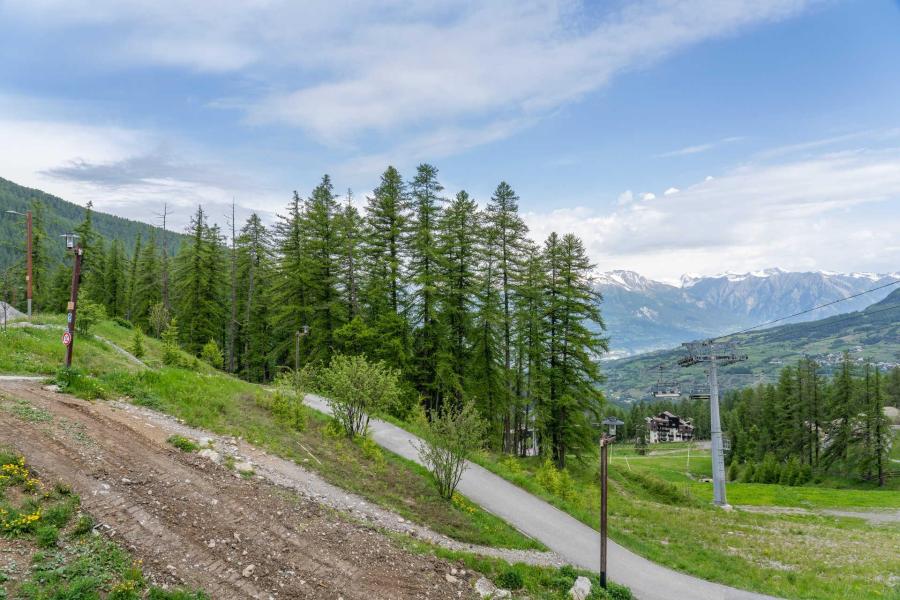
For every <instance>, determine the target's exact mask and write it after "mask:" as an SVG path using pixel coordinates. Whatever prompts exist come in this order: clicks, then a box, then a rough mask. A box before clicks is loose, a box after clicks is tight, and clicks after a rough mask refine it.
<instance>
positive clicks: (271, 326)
mask: <svg viewBox="0 0 900 600" xmlns="http://www.w3.org/2000/svg"><path fill="white" fill-rule="evenodd" d="M350 196H351V195H350V194H348V195H347V196H346V197H345V198H346V199H349V198H350ZM518 200H519V199H518V196H517V195H516V193H515V192H514V191H513V189H512V188H511V187H510V186H509V185H508V184H506V183H500V184H499V185H498V186H497V188H496V190H495V191H494V193H493V195H492V196H491V198H490V199H489V200H488V201H487V202H486V208H485V209H484V210H481V209H479V208H478V204H477V203H476V202H475V199H473V198H471V197H470V196H469V195H468V194H467V193H466V192H465V191H460V192H458V193H457V194H456V195H455V196H449V197H448V196H445V194H444V189H443V187H442V185H441V184H440V183H439V180H438V171H437V169H436V168H435V167H433V166H431V165H428V164H423V165H420V166H419V167H418V169H417V170H416V173H415V175H414V177H412V178H411V179H409V180H406V179H404V178H403V177H402V176H401V175H400V173H399V172H398V171H397V170H396V169H394V168H393V167H390V168H388V169H387V170H386V171H385V172H384V174H383V175H382V176H381V181H380V183H379V185H378V186H377V188H376V189H375V191H374V194H373V195H372V196H371V197H368V198H366V199H365V200H364V202H362V203H360V204H362V206H361V208H358V207H357V205H354V204H353V203H352V202H350V201H344V200H341V201H339V198H338V196H337V195H336V194H335V191H334V188H333V185H332V182H331V180H330V178H329V177H328V176H325V177H323V178H322V180H321V182H320V183H319V184H318V185H317V186H316V187H315V188H314V189H313V191H312V193H311V194H310V195H309V197H307V198H301V197H300V195H299V194H297V193H296V192H295V193H294V196H293V199H292V200H291V201H290V202H289V203H288V205H287V207H286V210H285V211H284V214H283V215H281V216H280V217H279V219H278V222H277V223H276V224H275V225H274V226H273V227H267V226H266V225H265V224H264V223H263V222H262V221H261V219H260V218H259V216H257V215H252V216H251V217H250V218H249V219H248V220H247V221H246V223H244V224H243V225H242V226H241V225H238V226H237V228H236V231H235V232H234V235H232V232H231V231H228V232H223V231H222V230H221V229H220V228H219V227H218V226H217V225H215V224H213V223H210V222H209V220H208V217H207V215H206V214H205V213H204V211H203V209H202V208H198V210H197V212H196V214H195V215H194V217H193V219H192V221H191V224H190V226H189V228H188V230H187V231H186V237H185V238H184V241H183V242H182V244H181V246H180V250H179V252H178V254H177V255H176V256H175V257H174V258H173V257H171V255H169V254H166V253H164V252H162V249H161V246H160V243H159V239H158V237H154V234H153V232H152V231H151V232H149V233H148V234H146V235H135V236H134V239H133V242H132V243H130V244H129V243H127V239H126V238H124V237H114V238H108V239H107V236H106V235H104V229H101V227H100V223H101V222H102V223H109V221H107V220H106V218H105V217H103V218H102V219H101V217H100V216H99V215H97V214H95V213H93V212H92V211H90V210H88V211H85V212H83V218H82V220H81V221H80V222H79V223H77V225H75V226H74V229H75V230H76V231H77V232H78V234H79V235H80V236H81V238H80V242H81V244H82V246H83V247H84V248H85V254H84V267H83V276H82V295H81V299H82V301H81V304H80V307H79V313H80V316H79V322H83V321H84V319H85V318H90V315H92V314H94V315H96V314H97V312H98V311H102V312H105V313H106V314H107V315H108V316H111V317H116V318H118V319H121V320H127V321H128V322H129V323H132V324H134V325H135V326H137V327H140V328H142V329H143V330H144V331H146V332H149V333H150V334H152V335H154V336H159V337H163V338H164V339H165V340H166V342H167V343H168V344H178V345H180V346H181V347H183V348H184V349H185V350H187V351H188V352H190V353H192V354H194V355H198V356H203V357H204V358H205V359H207V360H208V362H210V363H212V364H215V365H216V366H219V367H221V368H224V369H225V370H227V371H230V372H233V373H236V374H238V375H240V376H241V377H243V378H245V379H247V380H250V381H259V382H265V381H270V380H272V379H273V378H274V377H275V376H276V374H277V373H278V372H279V371H280V370H282V369H284V368H289V367H294V366H295V365H297V366H299V367H302V368H304V376H306V375H308V374H309V373H311V372H313V371H315V370H316V369H317V368H318V367H319V366H322V365H325V364H328V363H329V362H330V361H331V359H332V358H333V357H335V356H336V355H339V354H345V355H363V356H365V357H367V358H368V359H369V360H371V361H381V362H382V364H383V366H384V367H385V368H388V369H391V370H394V371H396V372H398V373H399V374H400V375H401V381H402V386H403V392H402V394H401V399H400V400H399V401H398V402H397V403H396V404H395V405H393V406H391V407H389V411H390V412H392V413H393V414H395V415H396V416H400V417H408V416H410V415H411V414H412V413H414V412H415V411H417V410H419V408H420V407H423V408H424V409H425V410H427V411H428V412H430V413H431V414H434V413H435V411H441V410H443V409H444V408H445V407H453V408H459V407H462V406H463V405H464V404H467V403H474V405H475V406H476V407H477V409H478V412H479V414H480V415H481V418H483V419H484V421H486V422H487V424H488V428H487V430H488V433H487V436H486V440H485V442H486V444H487V445H489V446H492V447H496V448H501V449H503V450H505V451H507V452H510V453H524V451H525V444H526V443H527V442H528V441H530V440H531V439H533V433H535V430H536V435H537V436H538V437H540V438H541V440H542V444H541V448H542V451H546V452H547V453H548V454H551V455H552V458H553V459H554V460H556V461H557V463H558V464H559V465H560V466H563V465H564V464H565V459H566V456H567V455H570V454H576V455H577V454H579V453H580V452H582V451H585V450H588V449H592V448H593V437H594V435H595V425H594V423H596V422H597V421H598V419H599V417H600V411H601V408H602V405H603V394H602V392H601V390H600V383H601V375H600V370H599V362H598V359H599V357H600V356H601V355H602V354H603V352H605V350H606V342H605V339H604V338H603V337H602V336H601V335H600V334H599V333H598V331H601V330H602V328H603V322H602V319H601V316H600V308H599V302H600V298H599V296H598V295H597V294H596V293H595V292H594V290H593V288H592V284H591V280H590V273H591V271H592V265H591V263H590V261H589V259H588V257H587V253H586V251H585V248H584V245H583V243H582V242H581V240H580V239H578V238H577V237H575V236H574V235H568V234H567V235H559V234H556V233H552V234H551V235H550V236H549V237H548V238H547V239H546V240H544V241H543V242H542V243H537V242H535V241H533V240H531V239H529V238H528V231H527V227H526V226H525V224H524V222H523V220H522V218H521V216H520V215H519V213H518ZM120 221H121V220H120ZM122 223H125V224H127V223H128V222H126V221H122ZM39 229H40V228H39ZM226 233H227V234H228V235H227V236H226ZM40 234H41V235H42V236H45V237H41V239H40V240H39V242H38V244H37V245H36V250H35V252H36V257H37V258H36V265H37V266H38V270H39V271H40V272H41V273H42V277H46V275H45V274H46V273H48V272H49V271H50V269H51V267H50V266H49V265H50V263H51V261H50V258H49V256H48V255H46V254H45V253H46V252H47V246H48V240H47V239H46V235H48V234H44V233H43V231H42V230H41V231H40ZM38 258H39V260H38ZM54 273H55V275H54V276H53V277H52V280H51V282H50V283H49V285H42V286H41V289H42V290H45V292H42V293H44V295H42V296H41V301H40V302H39V303H38V304H39V307H40V308H42V309H49V310H62V308H63V307H64V305H65V300H66V298H67V288H68V282H67V280H66V276H67V273H69V270H68V267H67V266H65V265H63V266H60V267H59V268H57V269H56V270H55V271H54ZM42 281H44V279H42Z"/></svg>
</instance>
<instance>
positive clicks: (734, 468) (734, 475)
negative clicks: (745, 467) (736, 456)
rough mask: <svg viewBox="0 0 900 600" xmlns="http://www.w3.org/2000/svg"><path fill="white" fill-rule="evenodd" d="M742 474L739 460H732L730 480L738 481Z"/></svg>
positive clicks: (729, 467)
mask: <svg viewBox="0 0 900 600" xmlns="http://www.w3.org/2000/svg"><path fill="white" fill-rule="evenodd" d="M740 475H741V468H740V467H739V466H738V464H737V461H732V463H731V464H730V465H729V466H728V481H737V480H738V477H740Z"/></svg>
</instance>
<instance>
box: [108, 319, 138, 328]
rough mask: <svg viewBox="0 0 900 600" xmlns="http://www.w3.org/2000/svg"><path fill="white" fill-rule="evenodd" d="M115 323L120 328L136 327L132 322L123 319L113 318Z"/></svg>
mask: <svg viewBox="0 0 900 600" xmlns="http://www.w3.org/2000/svg"><path fill="white" fill-rule="evenodd" d="M113 323H115V324H116V325H118V326H119V327H124V328H125V329H131V328H132V327H134V325H133V324H132V322H131V321H129V320H128V319H123V318H122V317H113Z"/></svg>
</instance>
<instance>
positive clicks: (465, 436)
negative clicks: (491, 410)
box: [416, 401, 484, 500]
mask: <svg viewBox="0 0 900 600" xmlns="http://www.w3.org/2000/svg"><path fill="white" fill-rule="evenodd" d="M483 431H484V422H483V421H482V420H481V417H480V416H479V415H478V411H477V410H476V408H475V404H474V403H473V402H471V401H468V402H466V403H465V404H463V406H462V407H461V408H459V409H456V408H453V407H451V406H449V405H447V404H445V405H444V407H443V408H442V409H441V410H440V411H439V412H436V413H432V416H431V422H430V423H428V432H427V433H426V434H425V436H424V439H423V440H422V442H420V443H419V445H418V446H417V448H416V449H417V450H418V451H419V457H420V458H421V459H422V464H424V465H425V466H427V467H428V470H429V471H431V475H432V476H433V477H434V481H435V483H436V484H437V487H438V492H439V493H440V494H441V496H442V497H444V498H446V499H448V500H449V499H450V498H452V497H453V492H454V491H455V490H456V486H457V485H459V480H460V479H461V478H462V474H463V472H464V471H465V470H466V461H467V460H468V459H469V458H470V457H471V456H472V453H473V452H475V450H477V449H478V448H480V447H481V442H482V432H483Z"/></svg>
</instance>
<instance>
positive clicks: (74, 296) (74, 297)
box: [63, 234, 84, 369]
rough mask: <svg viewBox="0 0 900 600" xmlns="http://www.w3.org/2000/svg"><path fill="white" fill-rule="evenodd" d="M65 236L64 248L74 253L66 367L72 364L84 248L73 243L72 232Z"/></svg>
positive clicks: (73, 236)
mask: <svg viewBox="0 0 900 600" xmlns="http://www.w3.org/2000/svg"><path fill="white" fill-rule="evenodd" d="M63 237H65V238H66V248H67V249H69V250H72V251H73V252H74V253H75V266H74V267H73V269H72V290H71V292H70V295H69V304H68V305H67V306H66V332H65V333H64V334H63V344H65V346H66V368H67V369H68V368H70V367H71V366H72V350H73V348H74V346H75V315H76V313H77V310H78V286H79V285H80V284H81V259H82V257H83V256H84V249H83V248H82V247H81V245H80V244H77V245H76V244H75V238H76V237H78V236H76V235H72V234H66V235H65V236H63Z"/></svg>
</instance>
